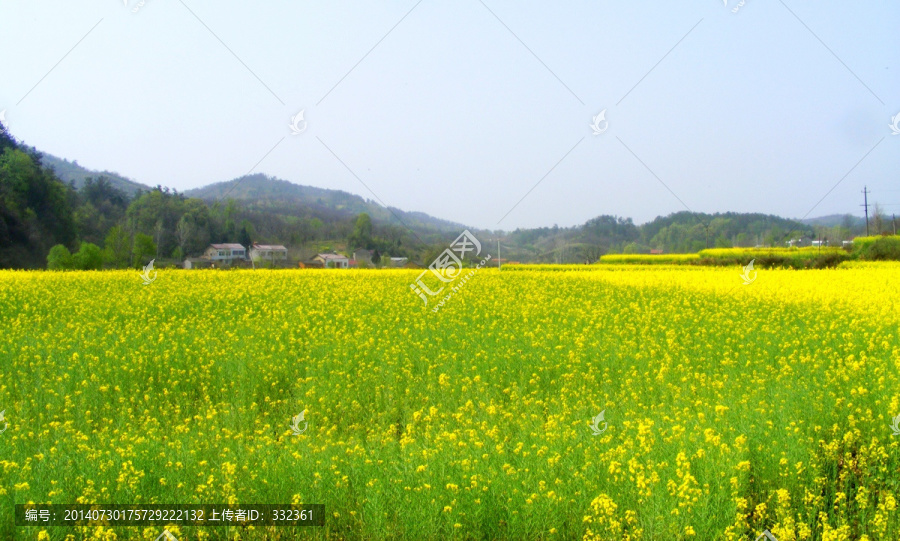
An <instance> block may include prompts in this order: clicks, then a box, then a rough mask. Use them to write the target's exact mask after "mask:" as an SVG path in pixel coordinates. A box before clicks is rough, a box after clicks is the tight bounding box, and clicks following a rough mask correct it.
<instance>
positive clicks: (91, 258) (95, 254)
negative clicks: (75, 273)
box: [72, 242, 103, 270]
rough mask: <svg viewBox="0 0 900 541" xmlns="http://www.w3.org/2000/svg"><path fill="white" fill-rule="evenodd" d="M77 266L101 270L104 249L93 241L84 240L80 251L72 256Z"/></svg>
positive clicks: (78, 267) (82, 268)
mask: <svg viewBox="0 0 900 541" xmlns="http://www.w3.org/2000/svg"><path fill="white" fill-rule="evenodd" d="M72 259H73V260H74V263H75V268H77V269H81V270H100V269H102V268H103V250H101V249H100V247H99V246H97V245H96V244H93V243H91V242H82V243H81V248H79V250H78V253H76V254H75V255H74V256H72Z"/></svg>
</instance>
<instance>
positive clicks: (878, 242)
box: [854, 235, 900, 261]
mask: <svg viewBox="0 0 900 541" xmlns="http://www.w3.org/2000/svg"><path fill="white" fill-rule="evenodd" d="M866 238H867V240H868V239H869V238H871V237H866ZM855 243H856V239H854V247H855V246H856V244H855ZM861 246H862V247H861V249H860V251H859V258H860V259H864V260H867V261H900V235H893V236H888V237H876V238H875V239H874V240H873V241H872V242H865V243H861Z"/></svg>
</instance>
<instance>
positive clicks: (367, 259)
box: [353, 249, 375, 265]
mask: <svg viewBox="0 0 900 541" xmlns="http://www.w3.org/2000/svg"><path fill="white" fill-rule="evenodd" d="M374 254H375V252H374V251H373V250H362V249H360V250H353V259H355V260H356V262H357V264H359V263H365V264H366V265H371V264H372V256H373V255H374Z"/></svg>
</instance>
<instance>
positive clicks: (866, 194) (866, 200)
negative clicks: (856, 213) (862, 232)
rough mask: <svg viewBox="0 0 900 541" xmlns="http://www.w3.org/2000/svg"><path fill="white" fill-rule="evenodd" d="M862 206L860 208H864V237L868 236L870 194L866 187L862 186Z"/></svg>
mask: <svg viewBox="0 0 900 541" xmlns="http://www.w3.org/2000/svg"><path fill="white" fill-rule="evenodd" d="M862 193H863V204H862V205H860V206H861V207H865V208H866V236H867V237H868V236H869V194H870V193H872V192H870V191H869V187H868V186H863V191H862Z"/></svg>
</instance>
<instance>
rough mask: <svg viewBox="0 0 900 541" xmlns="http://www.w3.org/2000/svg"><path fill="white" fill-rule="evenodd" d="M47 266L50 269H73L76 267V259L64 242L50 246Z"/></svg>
mask: <svg viewBox="0 0 900 541" xmlns="http://www.w3.org/2000/svg"><path fill="white" fill-rule="evenodd" d="M47 268H48V269H50V270H71V269H72V268H74V261H73V260H72V254H71V253H70V252H69V249H68V248H66V247H65V246H63V245H62V244H57V245H56V246H54V247H53V248H50V253H48V254H47Z"/></svg>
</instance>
